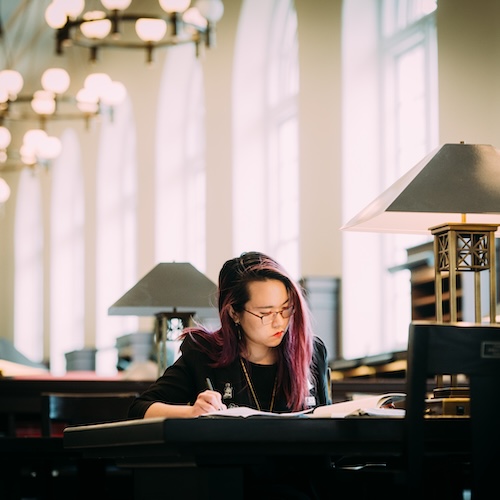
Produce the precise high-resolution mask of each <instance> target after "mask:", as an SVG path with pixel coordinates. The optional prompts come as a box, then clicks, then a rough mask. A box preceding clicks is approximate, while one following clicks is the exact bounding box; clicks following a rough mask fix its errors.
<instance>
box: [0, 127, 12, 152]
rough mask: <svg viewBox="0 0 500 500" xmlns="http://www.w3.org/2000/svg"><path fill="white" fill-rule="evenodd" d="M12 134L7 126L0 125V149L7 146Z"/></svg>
mask: <svg viewBox="0 0 500 500" xmlns="http://www.w3.org/2000/svg"><path fill="white" fill-rule="evenodd" d="M11 140H12V135H11V133H10V131H9V129H8V128H6V127H0V149H2V150H5V149H7V148H8V147H9V144H10V141H11Z"/></svg>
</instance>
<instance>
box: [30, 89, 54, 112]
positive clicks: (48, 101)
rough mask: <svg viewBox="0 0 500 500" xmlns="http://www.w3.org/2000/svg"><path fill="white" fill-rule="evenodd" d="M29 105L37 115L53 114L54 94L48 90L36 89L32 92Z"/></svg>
mask: <svg viewBox="0 0 500 500" xmlns="http://www.w3.org/2000/svg"><path fill="white" fill-rule="evenodd" d="M31 107H32V108H33V111H34V112H35V113H37V114H39V115H53V114H54V113H55V111H56V100H55V99H54V94H53V93H52V92H49V91H48V90H37V91H36V92H35V93H34V94H33V99H32V101H31Z"/></svg>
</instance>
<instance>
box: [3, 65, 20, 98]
mask: <svg viewBox="0 0 500 500" xmlns="http://www.w3.org/2000/svg"><path fill="white" fill-rule="evenodd" d="M23 85H24V80H23V77H22V76H21V73H19V71H15V70H13V69H4V70H3V71H0V88H3V89H5V90H6V91H7V92H8V93H9V97H10V98H11V99H12V100H14V99H16V98H17V94H19V92H21V89H22V88H23Z"/></svg>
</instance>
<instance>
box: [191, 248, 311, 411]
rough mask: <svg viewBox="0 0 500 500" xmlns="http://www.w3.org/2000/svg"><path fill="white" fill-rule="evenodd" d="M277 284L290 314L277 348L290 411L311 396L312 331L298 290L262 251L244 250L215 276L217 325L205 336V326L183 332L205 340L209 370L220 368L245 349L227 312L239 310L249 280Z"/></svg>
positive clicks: (280, 383) (245, 298)
mask: <svg viewBox="0 0 500 500" xmlns="http://www.w3.org/2000/svg"><path fill="white" fill-rule="evenodd" d="M265 280H278V281H281V282H282V283H283V284H284V285H285V288H286V290H287V292H288V297H289V299H290V304H291V305H292V306H293V308H294V313H293V315H292V316H291V318H290V322H289V325H288V333H287V335H285V337H284V338H283V341H282V342H281V344H280V345H279V346H278V347H276V350H277V353H278V359H277V363H278V387H281V388H282V389H283V391H284V393H285V397H286V400H287V404H288V406H289V407H290V409H291V410H292V411H298V410H301V409H303V406H304V401H305V398H306V396H308V395H309V378H310V367H311V363H312V350H313V347H312V343H313V333H312V329H311V326H310V312H309V308H308V306H307V303H306V300H305V297H304V295H303V292H302V289H301V288H300V286H299V285H298V284H296V283H295V282H294V280H293V279H292V278H291V277H290V276H289V275H288V273H287V272H286V271H285V269H283V267H282V266H281V265H280V264H279V263H278V262H276V261H275V260H274V259H272V258H271V257H269V256H267V255H265V254H262V253H260V252H246V253H243V254H241V255H240V256H239V257H235V258H233V259H230V260H228V261H227V262H226V263H225V264H224V265H223V266H222V269H221V271H220V273H219V286H218V307H219V317H220V323H221V327H220V329H219V330H216V331H215V332H209V331H207V330H206V329H204V328H203V327H197V328H191V329H189V330H187V332H186V333H190V334H192V335H193V334H195V335H193V338H194V339H196V335H201V336H202V337H204V338H205V339H206V340H207V341H208V342H205V343H202V344H199V345H200V347H201V348H202V345H203V344H205V345H208V346H209V347H208V350H207V349H206V348H205V349H204V350H205V351H207V353H208V355H209V356H210V357H211V359H213V365H212V366H213V367H215V368H219V367H223V366H227V365H229V364H230V363H232V362H234V361H235V360H236V359H237V358H238V357H239V356H240V355H241V354H242V353H244V351H245V345H244V342H241V341H240V340H239V339H238V329H237V327H236V325H235V323H234V321H233V319H232V318H231V314H230V311H231V308H232V309H234V311H236V312H241V311H242V310H243V308H244V307H245V304H246V303H247V302H248V301H249V299H250V297H249V293H248V284H249V283H250V282H253V281H265Z"/></svg>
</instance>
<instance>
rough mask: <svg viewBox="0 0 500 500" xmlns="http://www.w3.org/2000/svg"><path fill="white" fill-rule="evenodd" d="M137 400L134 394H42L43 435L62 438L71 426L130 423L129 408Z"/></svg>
mask: <svg viewBox="0 0 500 500" xmlns="http://www.w3.org/2000/svg"><path fill="white" fill-rule="evenodd" d="M136 397H137V393H135V392H123V393H42V394H41V408H42V415H41V427H42V436H43V437H55V436H56V435H57V436H62V431H63V429H64V427H66V426H68V425H83V424H98V423H104V422H114V421H119V420H127V411H128V407H129V406H130V404H131V403H132V401H133V400H134V399H135V398H136Z"/></svg>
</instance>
